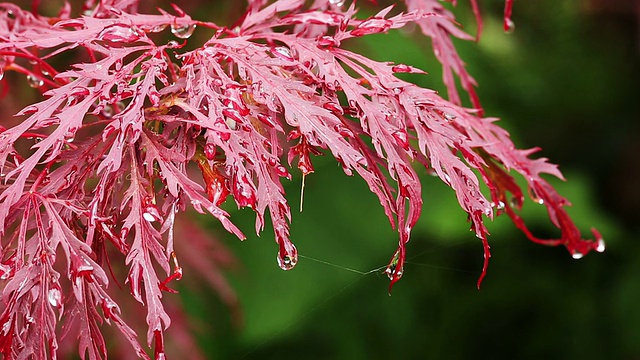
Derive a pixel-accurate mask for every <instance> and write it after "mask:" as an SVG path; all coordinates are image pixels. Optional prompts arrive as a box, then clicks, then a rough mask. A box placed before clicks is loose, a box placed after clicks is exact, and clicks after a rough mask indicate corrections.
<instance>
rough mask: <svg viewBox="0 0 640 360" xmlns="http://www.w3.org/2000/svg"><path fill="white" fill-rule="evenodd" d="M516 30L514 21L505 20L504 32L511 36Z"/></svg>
mask: <svg viewBox="0 0 640 360" xmlns="http://www.w3.org/2000/svg"><path fill="white" fill-rule="evenodd" d="M515 30H516V24H515V23H514V22H513V20H511V19H505V20H504V31H505V32H506V33H507V34H511V33H512V32H514V31H515Z"/></svg>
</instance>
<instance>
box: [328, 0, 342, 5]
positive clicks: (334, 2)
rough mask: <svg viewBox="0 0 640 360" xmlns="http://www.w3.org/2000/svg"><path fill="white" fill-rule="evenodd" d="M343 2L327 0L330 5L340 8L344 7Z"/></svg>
mask: <svg viewBox="0 0 640 360" xmlns="http://www.w3.org/2000/svg"><path fill="white" fill-rule="evenodd" d="M344 2H345V0H329V4H331V5H335V6H342V5H344Z"/></svg>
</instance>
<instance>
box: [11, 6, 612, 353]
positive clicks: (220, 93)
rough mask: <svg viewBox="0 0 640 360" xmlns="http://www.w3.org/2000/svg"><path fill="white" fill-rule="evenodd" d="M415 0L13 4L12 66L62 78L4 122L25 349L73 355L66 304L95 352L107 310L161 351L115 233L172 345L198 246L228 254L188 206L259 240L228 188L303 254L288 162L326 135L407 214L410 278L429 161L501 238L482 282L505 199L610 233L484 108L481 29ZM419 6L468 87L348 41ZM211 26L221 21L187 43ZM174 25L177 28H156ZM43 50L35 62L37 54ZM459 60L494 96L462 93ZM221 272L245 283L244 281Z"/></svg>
mask: <svg viewBox="0 0 640 360" xmlns="http://www.w3.org/2000/svg"><path fill="white" fill-rule="evenodd" d="M405 2H406V9H407V11H406V12H400V13H396V14H395V15H390V13H391V11H392V10H393V8H391V7H390V8H386V9H383V10H381V11H380V12H379V13H377V14H376V15H375V16H372V17H370V18H366V19H360V18H358V17H357V16H356V15H357V11H356V8H355V6H354V5H353V4H352V5H351V6H346V5H344V4H343V3H344V1H334V0H315V1H314V2H313V4H307V2H305V1H303V0H278V1H266V0H254V1H249V4H248V8H247V12H246V13H245V16H244V17H243V18H242V19H240V20H239V21H238V22H237V23H236V25H234V26H233V27H230V28H227V27H222V26H218V25H216V24H213V23H206V22H201V21H196V20H193V19H191V18H190V17H189V16H188V15H186V14H185V13H183V12H182V11H180V9H178V8H177V7H175V8H174V11H173V13H171V14H170V13H167V12H164V11H161V12H160V14H158V15H142V14H138V13H137V11H136V6H137V5H136V4H137V1H124V0H122V1H119V0H105V1H102V2H101V3H99V4H92V3H88V4H85V7H86V9H85V10H86V11H85V14H84V15H83V16H79V17H71V15H70V14H71V12H70V9H69V8H65V9H63V10H62V11H61V12H60V14H59V16H58V17H57V18H46V17H43V16H40V15H36V14H34V13H31V12H27V11H24V10H21V9H20V8H18V7H16V6H15V5H11V4H0V56H2V60H3V61H2V64H3V67H4V68H3V71H8V70H14V71H18V72H22V73H24V74H27V75H28V77H29V78H30V80H31V81H32V82H34V81H35V84H36V86H37V87H39V88H40V89H41V90H43V91H44V94H43V95H44V100H42V101H40V102H38V103H35V104H32V105H29V106H27V107H26V108H24V109H23V110H22V111H20V112H19V113H18V116H19V117H21V119H22V120H21V121H20V123H19V124H18V125H16V126H13V127H10V128H8V129H5V128H2V132H1V133H0V170H1V173H2V184H1V185H0V191H1V193H0V201H1V205H0V232H1V234H2V242H1V243H0V245H1V249H0V250H1V254H2V258H1V259H0V260H1V263H0V279H1V281H2V282H3V285H2V286H3V294H2V302H3V303H4V309H3V312H2V315H1V316H0V325H1V327H0V352H2V353H3V355H4V356H5V358H7V359H12V358H27V357H29V356H31V355H32V354H33V355H35V356H36V357H38V358H46V357H55V354H56V349H57V348H58V335H57V332H56V327H57V324H58V322H59V321H60V319H62V318H64V319H65V325H64V327H63V332H68V331H70V330H69V329H79V331H78V334H79V335H78V337H79V353H80V355H81V356H82V357H84V356H86V355H88V357H89V358H90V359H100V358H103V357H106V345H105V341H104V340H103V337H102V335H101V331H102V328H101V324H102V323H103V322H104V321H106V322H107V323H112V324H114V325H115V327H116V328H118V329H119V330H120V332H121V333H122V334H123V335H124V337H125V338H126V339H127V340H128V341H129V342H130V343H131V345H132V346H133V348H134V349H135V352H136V354H137V355H138V356H139V357H142V358H147V357H148V354H147V353H146V351H145V350H144V347H143V346H142V345H141V344H140V343H139V340H138V338H137V335H136V332H135V331H134V330H133V329H132V327H130V326H129V325H128V324H127V322H125V319H124V318H123V317H122V316H121V310H120V305H118V303H116V301H115V300H114V299H113V295H112V292H113V290H112V288H113V286H112V287H111V288H109V286H108V285H109V279H108V278H109V276H108V275H107V273H106V270H107V269H109V268H110V263H109V256H107V251H108V250H109V249H110V250H116V251H118V252H119V253H121V254H122V256H123V258H124V263H125V265H126V266H127V268H128V274H127V275H126V282H127V283H128V285H129V287H130V292H131V294H132V295H133V297H134V298H135V299H136V300H137V301H138V302H139V303H141V304H144V306H145V307H146V311H147V315H146V324H147V327H148V331H147V338H146V339H147V344H148V345H149V346H152V345H153V346H154V349H155V350H154V356H155V357H156V358H163V357H164V356H165V355H164V353H165V350H164V336H163V334H164V331H165V330H166V329H167V327H168V326H169V325H170V324H171V319H172V317H171V316H169V314H168V313H167V310H166V309H165V305H166V304H163V299H162V298H163V291H171V289H170V288H169V287H168V284H169V283H170V282H171V281H173V280H179V279H180V278H181V276H182V268H181V267H180V265H179V263H178V256H180V259H184V260H185V262H187V261H192V262H196V264H194V265H193V266H194V267H196V268H198V269H201V270H202V271H209V272H216V271H217V270H216V269H211V268H208V267H207V266H210V265H207V264H206V263H202V259H203V257H202V256H198V254H195V253H194V252H193V251H191V255H193V256H184V254H185V253H189V250H187V249H186V248H189V245H185V244H184V241H182V243H183V244H182V245H181V244H180V243H181V239H176V241H175V242H174V238H175V236H174V231H175V229H174V227H175V224H176V214H178V213H180V212H182V211H185V210H187V209H194V210H195V211H197V212H200V213H210V214H211V215H213V216H214V217H215V218H217V219H218V220H219V221H220V223H221V224H222V226H223V227H224V228H225V229H226V230H228V231H229V232H231V233H233V234H235V235H236V236H237V237H238V238H240V239H244V238H245V236H244V235H243V233H242V232H241V231H240V229H238V228H237V227H236V226H235V225H234V224H233V223H232V222H231V220H230V219H229V214H228V213H227V212H226V211H225V210H223V209H222V208H221V207H220V206H221V205H222V203H224V202H225V200H226V199H227V198H228V197H229V196H230V197H231V198H232V199H233V200H234V201H235V203H236V204H237V206H238V207H248V208H251V209H253V210H254V211H255V213H256V214H257V216H256V226H255V230H256V232H257V233H260V232H261V231H262V230H263V228H264V226H265V212H267V211H268V213H269V216H270V219H271V223H272V226H273V230H274V233H275V240H276V242H277V244H278V247H279V251H278V256H277V260H278V264H279V265H280V267H282V268H283V269H290V268H292V267H294V266H295V264H296V262H297V260H298V256H297V250H296V247H295V246H294V244H293V243H292V242H291V239H290V236H289V223H290V221H291V212H290V206H289V204H288V202H287V200H286V197H285V193H284V189H283V187H282V184H281V180H282V178H286V179H291V174H290V170H291V169H295V168H297V169H298V170H299V171H301V173H302V174H303V175H304V176H307V175H309V174H311V173H312V172H313V171H314V167H313V164H312V158H313V155H317V154H320V153H330V154H331V155H332V156H333V157H334V158H335V159H336V160H337V161H338V162H339V163H340V164H341V165H342V167H343V169H344V172H345V173H346V174H347V175H352V174H353V173H354V172H355V173H357V174H358V175H359V176H360V177H361V178H362V179H364V180H365V181H366V183H367V184H368V186H369V188H370V190H371V191H372V192H373V193H374V194H375V195H376V196H377V197H378V198H379V200H380V203H381V204H382V207H383V208H384V211H385V213H386V215H387V217H388V218H389V221H390V223H391V224H392V226H394V227H395V228H397V230H398V233H399V245H398V250H397V251H396V253H395V254H394V256H393V257H392V259H391V262H390V263H389V265H388V268H387V270H386V273H387V275H388V276H389V278H390V280H391V286H393V284H394V283H395V282H397V281H398V280H399V279H400V277H401V276H402V273H403V265H404V261H405V257H406V250H405V246H406V243H407V242H408V241H409V238H410V232H411V229H412V228H413V227H414V225H415V224H416V222H417V221H418V219H419V217H420V214H421V210H422V195H421V185H420V180H419V176H418V172H417V171H423V172H424V171H430V172H433V173H435V174H437V176H439V177H440V179H442V181H444V182H445V183H446V184H448V185H449V186H450V187H451V188H452V189H453V190H455V193H456V196H457V199H458V201H459V204H460V206H461V207H462V208H463V209H464V210H465V211H466V212H467V213H468V214H469V219H470V221H471V223H472V230H474V231H475V233H476V235H477V236H478V237H479V238H480V239H481V240H482V243H483V244H484V256H485V264H484V268H483V272H482V276H481V278H480V279H479V281H478V284H479V283H480V281H481V280H482V277H484V275H485V273H486V268H487V264H488V260H489V245H488V243H487V229H486V228H485V225H484V220H485V219H486V218H492V217H493V216H494V215H496V214H499V213H501V212H506V213H507V214H508V216H510V217H511V218H512V219H513V221H514V222H515V224H516V225H517V226H518V227H519V228H520V229H522V230H523V231H524V232H525V234H527V236H528V237H529V238H530V239H531V240H533V241H536V242H539V243H542V244H546V245H564V246H566V247H567V248H568V249H569V251H570V252H571V253H572V254H573V255H574V257H579V256H582V255H584V254H586V253H587V252H589V251H590V250H592V249H596V250H598V251H602V250H603V249H604V244H603V242H602V240H601V239H600V236H599V234H597V232H595V231H594V235H595V237H596V239H597V241H590V240H584V239H583V238H582V237H581V235H580V232H579V230H578V229H577V228H576V226H575V225H574V224H573V222H572V221H571V219H570V218H569V217H568V215H567V214H566V212H565V211H564V210H563V206H565V205H567V201H566V200H565V199H564V198H562V197H561V196H560V195H558V194H557V193H556V191H555V190H554V189H553V188H552V187H551V186H550V185H549V184H548V183H547V182H546V181H545V180H544V179H543V178H542V177H541V174H543V173H547V174H551V175H554V176H557V177H561V174H560V173H559V171H558V170H557V167H556V166H555V165H552V164H549V163H548V162H547V161H546V159H535V160H532V159H530V158H529V156H530V155H531V153H532V152H534V150H517V149H516V148H515V147H514V145H513V143H512V142H511V140H510V139H509V137H508V134H507V133H506V132H505V131H504V130H503V129H501V128H500V127H498V126H496V125H495V123H494V122H495V119H491V118H483V117H482V116H481V110H480V104H479V102H478V100H477V96H476V95H475V92H474V90H473V87H474V86H475V82H474V80H473V79H472V78H471V77H470V76H469V74H468V73H467V72H466V70H465V69H464V66H463V62H462V60H461V59H460V58H459V57H458V55H457V54H456V52H455V49H454V48H453V45H452V42H451V36H455V37H459V38H463V39H467V38H470V37H469V35H467V34H465V33H463V32H462V31H460V30H459V29H458V28H457V27H456V25H455V22H454V21H453V17H452V15H451V13H450V12H448V11H447V10H445V8H443V7H442V5H441V4H440V3H439V2H438V1H436V0H406V1H405ZM472 4H473V8H474V10H475V11H476V14H477V13H478V6H477V4H476V3H475V1H472ZM510 12H511V1H509V0H508V1H507V6H506V10H505V14H506V15H508V14H510ZM409 23H416V24H418V25H419V26H420V28H421V29H422V32H423V33H424V34H425V35H427V36H429V37H431V39H432V43H433V46H434V50H435V53H436V56H437V57H438V59H440V61H441V62H442V64H443V66H444V70H445V71H444V82H445V84H446V85H447V87H448V90H449V97H450V99H449V100H445V99H443V98H442V97H440V96H439V95H438V94H436V93H435V92H434V91H432V90H429V89H424V88H421V87H418V86H416V85H414V84H411V83H408V82H406V81H403V80H400V79H399V78H398V77H397V76H396V75H395V74H396V73H422V71H421V70H419V69H417V68H415V67H412V66H409V65H405V64H392V63H384V62H377V61H373V60H371V59H368V58H367V57H365V56H363V55H360V54H357V53H354V52H351V51H348V50H346V49H344V48H343V47H342V46H341V44H342V43H343V42H344V41H345V40H348V39H351V38H357V37H363V36H367V35H370V34H378V33H384V32H387V31H389V30H391V29H397V28H400V27H403V26H405V25H407V24H409ZM509 24H510V20H509V19H508V17H507V18H506V19H505V26H506V27H508V26H511V25H509ZM195 26H201V27H205V28H209V29H212V30H215V35H214V36H213V37H212V38H211V39H209V40H208V41H207V42H206V43H205V44H204V45H203V46H201V47H198V48H196V49H195V50H193V51H188V52H187V51H182V47H183V46H184V43H185V42H186V41H188V39H189V37H190V36H191V34H192V33H193V31H194V28H195ZM167 27H170V28H171V32H172V33H173V34H174V35H175V37H177V39H176V40H172V41H169V42H165V43H162V44H158V43H156V41H154V40H152V38H154V34H155V33H159V32H163V31H164V30H165V28H167ZM479 28H480V26H479ZM79 50H81V51H82V52H84V53H85V54H86V57H87V58H86V59H85V61H81V62H77V63H75V64H72V66H70V67H68V68H65V69H60V71H59V72H58V70H56V69H55V68H54V67H53V66H52V65H51V64H50V63H49V60H50V59H53V58H55V57H58V55H60V54H65V53H76V52H78V51H79ZM23 60H28V61H29V62H28V63H29V64H31V65H28V66H22V65H20V62H21V61H23ZM23 62H25V63H26V61H23ZM454 73H455V74H456V75H457V76H458V77H459V79H460V81H461V83H462V86H463V88H464V89H465V90H466V91H467V92H468V93H469V94H470V96H471V99H472V103H473V105H474V106H475V107H476V109H475V110H469V109H465V108H462V107H461V106H460V103H461V101H460V97H459V95H458V93H457V90H456V86H455V79H454V77H453V74H454ZM45 90H46V91H45ZM25 144H26V145H25ZM285 156H286V157H285ZM285 160H286V161H285ZM415 163H418V164H422V166H420V167H416V166H414V165H415ZM195 165H197V168H196V167H195ZM196 169H199V170H200V173H197V172H194V171H196ZM417 169H422V170H417ZM511 170H514V171H515V172H518V173H520V174H522V175H523V176H524V178H525V179H526V181H527V184H528V192H529V194H530V195H531V197H532V198H533V200H534V201H536V202H539V203H540V204H544V206H546V208H547V210H548V212H549V216H550V218H551V221H552V222H553V224H554V225H555V226H556V227H558V228H559V229H560V231H561V236H560V238H559V239H552V240H545V239H538V238H536V237H535V236H534V235H533V234H531V233H530V232H529V230H528V229H527V227H526V226H525V224H524V222H523V220H522V219H521V218H520V217H519V216H518V215H517V213H516V211H515V210H517V209H519V208H520V207H521V206H522V202H523V201H524V195H523V191H522V190H521V189H520V187H519V186H518V185H517V184H516V182H515V180H514V179H513V178H512V177H511V175H509V171H511ZM481 184H486V186H487V188H488V189H489V192H490V194H489V196H485V195H484V194H483V193H482V191H481ZM181 255H182V256H181ZM61 273H63V274H64V276H63V277H61V275H60V274H61ZM159 273H160V274H162V275H160V274H159ZM114 276H115V275H114ZM210 282H211V283H213V284H214V285H216V284H217V285H216V286H217V287H218V288H219V289H221V290H222V291H223V292H224V293H225V294H226V295H225V296H226V298H227V299H228V302H232V301H233V295H232V294H230V293H229V291H228V288H227V287H226V285H225V283H224V281H222V280H221V279H218V278H214V279H211V280H210ZM108 290H109V291H108ZM65 307H67V308H70V309H71V310H68V311H65Z"/></svg>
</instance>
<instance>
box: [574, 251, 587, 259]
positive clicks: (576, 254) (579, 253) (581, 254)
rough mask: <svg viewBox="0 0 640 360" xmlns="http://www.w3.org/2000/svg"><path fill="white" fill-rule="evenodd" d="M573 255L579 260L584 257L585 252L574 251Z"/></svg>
mask: <svg viewBox="0 0 640 360" xmlns="http://www.w3.org/2000/svg"><path fill="white" fill-rule="evenodd" d="M571 257H572V258H574V259H576V260H578V259H582V257H584V254H583V253H581V252H579V251H574V252H573V253H571Z"/></svg>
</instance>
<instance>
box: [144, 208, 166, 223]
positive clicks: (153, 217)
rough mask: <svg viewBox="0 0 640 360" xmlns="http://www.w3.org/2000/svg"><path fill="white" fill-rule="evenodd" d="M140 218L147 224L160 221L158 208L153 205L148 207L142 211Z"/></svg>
mask: <svg viewBox="0 0 640 360" xmlns="http://www.w3.org/2000/svg"><path fill="white" fill-rule="evenodd" d="M142 217H143V218H144V219H145V220H147V221H148V222H155V221H160V220H161V219H162V217H161V216H160V212H159V211H158V208H157V207H156V206H155V205H153V204H151V205H148V206H147V207H146V208H145V209H144V212H143V213H142Z"/></svg>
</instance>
